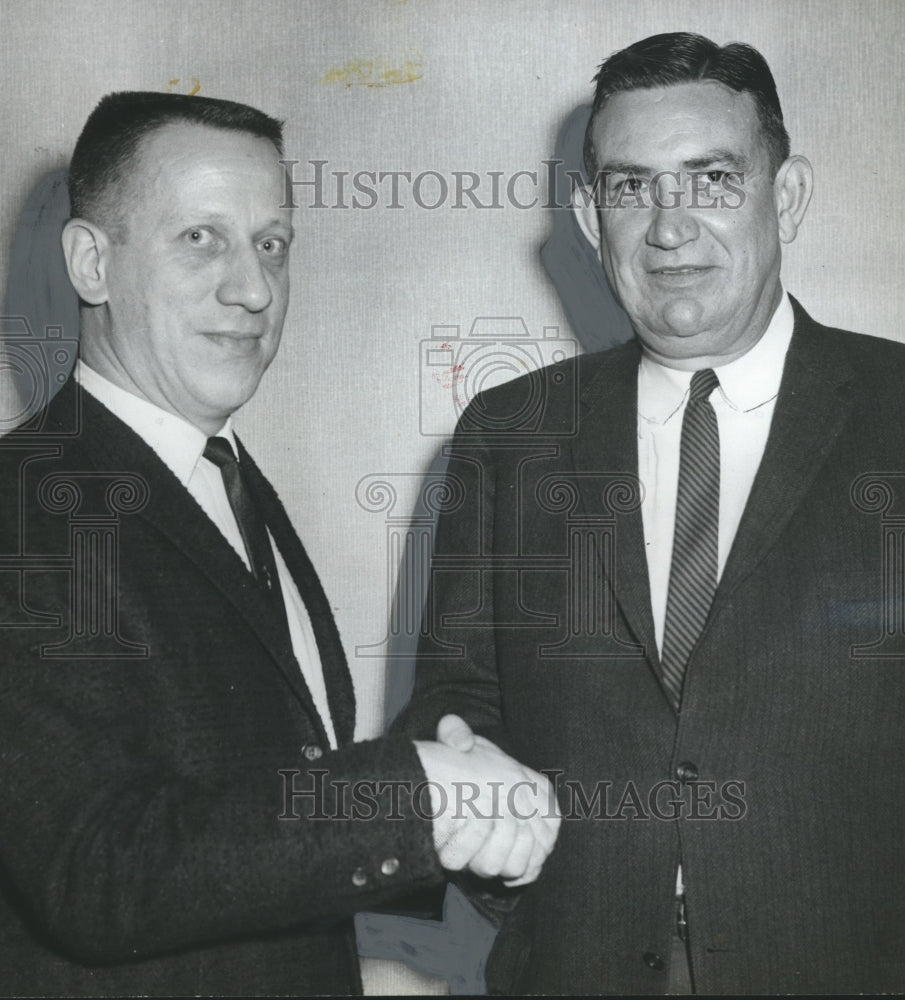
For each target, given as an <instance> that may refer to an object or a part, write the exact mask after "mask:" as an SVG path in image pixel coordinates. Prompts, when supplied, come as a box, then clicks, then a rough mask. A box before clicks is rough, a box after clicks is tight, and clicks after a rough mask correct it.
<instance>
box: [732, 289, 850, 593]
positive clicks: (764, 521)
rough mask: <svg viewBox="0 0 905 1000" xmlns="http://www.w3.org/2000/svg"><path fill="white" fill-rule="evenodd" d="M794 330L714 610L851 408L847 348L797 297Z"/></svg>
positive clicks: (794, 503) (752, 561)
mask: <svg viewBox="0 0 905 1000" xmlns="http://www.w3.org/2000/svg"><path fill="white" fill-rule="evenodd" d="M792 306H793V308H794V310H795V332H794V334H793V337H792V342H791V345H790V346H789V352H788V354H787V356H786V363H785V368H784V370H783V376H782V382H781V383H780V387H779V397H778V398H777V400H776V409H775V410H774V413H773V422H772V425H771V427H770V434H769V437H768V439H767V445H766V449H765V450H764V456H763V458H762V460H761V463H760V467H759V468H758V471H757V475H756V477H755V479H754V484H753V486H752V488H751V494H750V496H749V497H748V503H747V505H746V506H745V511H744V514H743V515H742V519H741V522H740V524H739V528H738V532H737V534H736V538H735V542H734V544H733V546H732V549H731V551H730V553H729V558H728V559H727V561H726V566H725V569H724V571H723V576H722V579H721V580H720V585H719V587H718V588H717V593H716V596H715V598H714V606H713V610H714V612H715V611H717V610H718V609H719V607H720V606H721V605H722V603H723V602H725V600H726V599H727V598H728V596H729V595H730V594H731V593H732V591H733V590H734V589H735V587H736V586H738V584H739V583H740V582H741V581H742V580H743V579H744V578H745V577H746V576H748V575H749V574H750V573H752V572H753V571H754V570H755V568H756V567H757V565H758V563H759V562H760V560H761V559H762V558H763V557H764V555H765V554H766V552H767V551H768V550H769V549H770V547H771V546H772V545H774V544H775V543H776V541H777V539H778V538H779V537H780V535H781V533H782V532H783V530H784V529H785V527H786V525H787V524H788V523H789V519H790V518H791V517H792V514H793V513H794V512H795V510H796V509H797V508H798V506H799V505H800V504H801V502H802V500H803V498H804V496H805V493H806V491H807V489H808V487H809V486H810V484H811V483H812V482H813V480H814V477H815V476H816V474H817V472H818V470H819V469H820V467H821V465H822V464H823V462H824V461H825V460H826V457H827V455H828V454H829V451H830V449H831V447H832V445H833V442H834V441H835V440H836V438H837V437H838V436H839V433H840V432H841V430H842V428H843V426H844V425H845V422H846V420H847V418H848V413H849V410H850V407H851V401H850V400H851V397H850V395H849V394H848V393H847V392H846V390H845V386H846V383H848V382H849V381H850V380H851V379H852V377H853V373H852V370H851V366H850V365H849V364H848V361H847V359H846V358H845V356H844V354H842V352H841V351H839V350H838V349H834V348H833V347H832V344H831V343H830V342H829V341H828V340H827V339H826V338H824V337H821V335H820V326H819V325H818V324H816V323H815V322H814V321H813V320H812V319H811V318H810V317H809V316H808V314H807V313H806V312H805V311H804V309H802V307H801V306H800V305H799V304H798V303H797V302H796V301H795V300H794V299H792Z"/></svg>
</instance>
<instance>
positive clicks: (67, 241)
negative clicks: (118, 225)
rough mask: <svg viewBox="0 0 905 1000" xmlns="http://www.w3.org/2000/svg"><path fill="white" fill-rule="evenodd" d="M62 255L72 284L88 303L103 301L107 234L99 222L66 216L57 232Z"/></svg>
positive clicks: (96, 303)
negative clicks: (60, 234) (61, 231)
mask: <svg viewBox="0 0 905 1000" xmlns="http://www.w3.org/2000/svg"><path fill="white" fill-rule="evenodd" d="M61 241H62V243H63V256H64V257H65V258H66V269H67V271H68V272H69V280H70V281H71V282H72V287H73V288H74V289H75V290H76V291H77V292H78V294H79V298H80V299H82V300H83V301H84V302H87V303H88V304H89V305H92V306H99V305H101V304H102V303H104V302H106V301H107V278H106V270H107V264H108V251H109V247H110V238H109V237H108V236H107V234H106V233H105V232H104V230H103V229H101V228H100V227H99V226H96V225H95V224H94V223H93V222H88V221H86V220H85V219H70V220H69V221H68V222H67V223H66V225H65V226H63V233H62V236H61Z"/></svg>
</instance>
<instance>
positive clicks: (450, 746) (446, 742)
mask: <svg viewBox="0 0 905 1000" xmlns="http://www.w3.org/2000/svg"><path fill="white" fill-rule="evenodd" d="M415 746H416V748H417V750H418V755H419V757H420V758H421V764H422V766H423V767H424V770H425V773H426V775H427V778H428V781H429V782H430V794H431V806H432V814H433V824H434V846H435V848H436V850H437V854H438V856H439V858H440V863H441V864H442V865H443V867H444V868H447V869H449V870H451V871H460V870H461V869H463V868H465V869H468V870H469V871H471V872H474V873H475V874H476V875H480V876H482V877H484V878H493V877H495V876H500V877H502V878H503V880H504V882H505V884H506V885H507V886H518V885H526V884H528V883H529V882H533V881H534V880H535V879H536V878H537V877H538V875H539V874H540V871H541V868H542V867H543V864H544V861H546V859H547V856H548V855H549V854H550V852H551V851H552V850H553V845H554V844H555V843H556V836H557V834H558V832H559V824H560V821H561V816H560V812H559V806H558V805H557V802H556V793H555V792H554V790H553V786H552V785H551V783H550V781H549V779H547V778H546V777H545V776H544V775H542V774H539V773H538V772H537V771H534V770H532V769H531V768H530V767H525V766H524V765H523V764H520V763H519V762H518V761H517V760H514V759H513V758H512V757H510V756H509V755H508V754H506V753H503V751H502V750H500V748H499V747H498V746H497V745H496V744H495V743H491V741H490V740H488V739H485V738H484V737H483V736H477V735H475V733H473V732H472V730H471V728H470V727H469V725H468V723H466V722H465V721H464V720H463V719H461V718H459V716H458V715H445V716H444V717H443V718H442V719H441V720H440V723H439V725H438V726H437V741H436V742H431V741H426V740H418V741H416V742H415Z"/></svg>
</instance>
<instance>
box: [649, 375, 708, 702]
mask: <svg viewBox="0 0 905 1000" xmlns="http://www.w3.org/2000/svg"><path fill="white" fill-rule="evenodd" d="M719 384H720V383H719V379H718V378H717V377H716V375H714V373H713V372H712V371H711V370H710V369H709V368H707V369H705V370H704V371H699V372H695V373H694V375H693V376H692V379H691V393H690V396H689V398H688V405H687V406H686V408H685V416H684V418H683V420H682V444H681V450H680V452H679V488H678V493H677V495H676V529H675V537H674V539H673V546H672V566H671V567H670V573H669V594H668V597H667V599H666V622H665V626H664V630H663V655H662V656H661V658H660V660H661V663H662V665H663V682H664V684H665V685H666V688H667V690H668V691H669V694H670V697H671V698H672V702H673V704H674V705H675V707H676V708H678V707H679V703H680V702H681V700H682V681H683V679H684V677H685V665H686V664H687V663H688V657H689V656H690V655H691V651H692V649H693V648H694V644H695V643H696V642H697V640H698V636H699V635H700V634H701V630H702V629H703V627H704V622H705V621H706V620H707V615H708V613H709V611H710V605H711V604H712V603H713V595H714V593H715V591H716V579H717V546H718V539H719V523H720V434H719V429H718V428H717V422H716V414H715V413H714V411H713V407H712V406H711V405H710V402H709V397H710V394H711V393H712V392H713V390H714V389H716V388H717V386H718V385H719Z"/></svg>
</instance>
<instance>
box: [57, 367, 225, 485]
mask: <svg viewBox="0 0 905 1000" xmlns="http://www.w3.org/2000/svg"><path fill="white" fill-rule="evenodd" d="M75 379H76V381H77V382H78V383H79V384H80V385H81V387H82V388H83V389H85V390H86V391H87V392H90V393H91V395H92V396H94V398H95V399H97V400H98V401H99V402H101V403H103V405H104V406H106V407H107V409H108V410H110V412H111V413H113V415H114V416H116V417H119V419H120V420H122V422H123V423H124V424H126V426H128V427H130V428H131V429H132V430H133V431H135V433H136V434H137V435H138V436H139V437H140V438H141V439H142V440H143V441H144V442H145V443H146V444H148V445H149V446H150V447H151V448H153V449H154V451H155V452H156V453H157V456H158V458H160V459H161V461H163V462H164V464H165V465H166V466H167V467H168V468H169V469H170V471H171V472H172V473H173V475H174V476H176V478H177V479H178V480H179V482H180V483H182V485H183V486H186V487H187V486H188V484H189V480H190V479H191V478H192V473H193V472H194V471H195V466H196V465H197V464H198V460H199V459H200V458H201V456H202V454H203V453H204V447H205V445H206V444H207V436H206V435H205V434H204V432H203V431H201V430H199V429H198V428H197V427H195V426H194V425H193V424H190V423H189V422H188V421H187V420H183V419H182V417H177V416H176V414H174V413H169V412H167V411H166V410H162V409H161V408H160V407H159V406H156V405H155V404H154V403H151V402H149V401H148V400H146V399H142V398H141V397H140V396H136V395H134V394H133V393H131V392H128V391H127V390H125V389H121V388H120V387H119V386H118V385H114V384H113V383H112V382H111V381H110V380H109V379H107V378H105V377H104V376H103V375H100V374H98V372H96V371H95V370H94V369H93V368H89V367H88V365H86V364H85V362H84V361H82V360H81V359H79V361H78V362H77V363H76V367H75ZM217 433H218V436H219V437H225V438H226V439H227V440H228V441H229V443H230V444H231V445H232V448H233V451H234V452H236V454H238V449H237V447H236V440H235V436H234V434H233V429H232V417H229V418H228V419H227V421H226V423H225V424H224V425H223V427H222V428H221V429H220V430H219V431H218V432H217Z"/></svg>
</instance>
